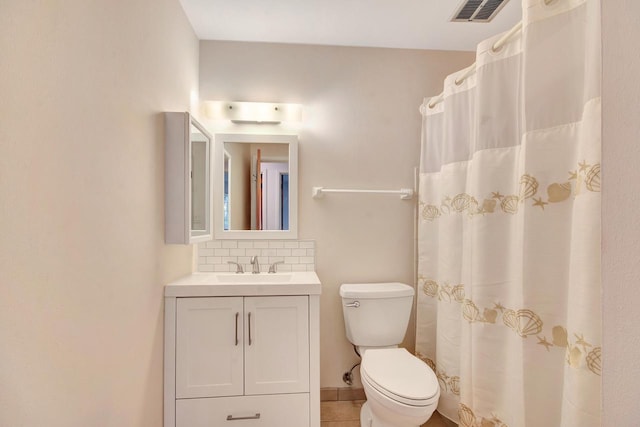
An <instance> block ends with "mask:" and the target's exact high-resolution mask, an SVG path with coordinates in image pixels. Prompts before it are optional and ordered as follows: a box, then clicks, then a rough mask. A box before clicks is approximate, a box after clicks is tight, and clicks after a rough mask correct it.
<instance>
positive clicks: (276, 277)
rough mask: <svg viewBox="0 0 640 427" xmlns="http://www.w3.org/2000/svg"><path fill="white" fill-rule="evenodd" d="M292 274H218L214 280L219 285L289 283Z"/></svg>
mask: <svg viewBox="0 0 640 427" xmlns="http://www.w3.org/2000/svg"><path fill="white" fill-rule="evenodd" d="M292 277H293V274H291V273H271V274H269V273H259V274H252V273H241V274H236V273H219V274H216V279H217V280H218V281H219V282H220V283H246V284H254V283H289V282H291V278H292Z"/></svg>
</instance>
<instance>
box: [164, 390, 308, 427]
mask: <svg viewBox="0 0 640 427" xmlns="http://www.w3.org/2000/svg"><path fill="white" fill-rule="evenodd" d="M258 414H259V415H258ZM229 416H230V417H231V419H228V417H229ZM245 417H246V418H245ZM242 418H245V419H242ZM226 426H228V427H282V426H295V427H305V426H309V394H308V393H300V394H276V395H264V396H236V397H213V398H204V399H178V400H176V427H226Z"/></svg>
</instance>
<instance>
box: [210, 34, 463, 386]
mask: <svg viewBox="0 0 640 427" xmlns="http://www.w3.org/2000/svg"><path fill="white" fill-rule="evenodd" d="M473 60H474V57H473V54H471V53H468V52H439V51H417V50H392V49H371V48H344V47H327V46H304V45H277V44H259V43H233V42H212V41H201V42H200V94H201V99H202V100H219V101H262V102H294V103H301V104H303V105H304V112H303V117H304V121H303V124H302V125H301V127H300V129H299V132H300V145H299V166H300V189H299V213H300V219H299V223H300V226H299V236H300V238H301V239H315V240H316V242H317V246H316V254H317V259H316V261H317V264H316V265H317V272H318V275H319V277H320V279H321V280H322V283H323V294H322V300H321V329H320V333H321V385H322V386H323V387H332V386H341V385H344V384H343V383H342V373H343V372H344V371H346V370H348V369H349V368H350V367H351V365H353V363H354V362H355V360H356V359H357V357H355V355H354V353H353V350H352V349H351V346H350V344H349V343H348V342H347V340H346V338H345V333H344V326H343V317H342V308H341V304H340V297H339V295H338V288H339V286H340V284H341V283H348V282H367V281H375V282H379V281H401V282H406V283H413V274H414V273H413V270H414V269H413V243H412V242H413V209H414V204H413V203H412V202H406V201H401V200H400V198H399V197H396V196H384V195H356V196H345V195H327V196H326V197H325V198H324V199H322V200H314V199H312V198H311V187H313V186H324V187H337V188H341V187H342V188H345V187H352V188H384V189H400V188H401V187H408V188H412V187H413V181H414V172H413V167H414V166H417V165H418V162H419V149H420V127H421V118H420V114H419V112H418V106H419V105H420V104H421V102H422V98H423V97H424V96H426V95H434V94H437V93H439V92H440V91H441V89H442V79H443V78H444V76H445V75H446V74H448V73H450V72H452V71H455V70H458V69H460V68H463V67H465V66H468V65H469V64H471V63H472V62H473ZM242 129H246V128H243V127H241V125H232V128H231V129H229V128H226V129H224V131H230V130H233V131H242ZM250 129H251V130H253V131H258V132H260V131H261V130H262V131H263V132H278V131H282V128H278V127H275V126H269V125H264V126H263V127H258V126H254V127H250ZM286 130H287V131H290V129H286ZM214 131H215V129H214ZM380 315H384V313H381V314H380ZM413 342H414V331H413V326H410V329H409V334H408V336H407V340H406V342H405V345H407V346H408V347H413Z"/></svg>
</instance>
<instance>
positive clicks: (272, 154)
mask: <svg viewBox="0 0 640 427" xmlns="http://www.w3.org/2000/svg"><path fill="white" fill-rule="evenodd" d="M216 152H217V156H218V157H217V158H218V159H219V161H216V163H217V164H220V166H221V167H220V169H221V170H222V173H220V174H218V173H216V174H217V177H218V178H217V180H216V189H217V190H218V194H219V196H216V202H217V203H220V205H221V206H219V207H216V210H215V211H216V213H219V214H220V217H221V220H219V221H216V222H217V225H216V238H218V239H220V238H236V239H237V238H254V239H261V238H282V239H286V238H296V236H297V230H296V225H297V194H295V193H296V191H297V137H295V136H290V135H239V134H219V135H216ZM218 162H219V163H218Z"/></svg>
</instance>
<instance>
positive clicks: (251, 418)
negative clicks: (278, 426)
mask: <svg viewBox="0 0 640 427" xmlns="http://www.w3.org/2000/svg"><path fill="white" fill-rule="evenodd" d="M259 419H260V413H259V412H258V413H257V414H255V415H252V416H250V417H234V416H233V415H227V421H238V420H259Z"/></svg>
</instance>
